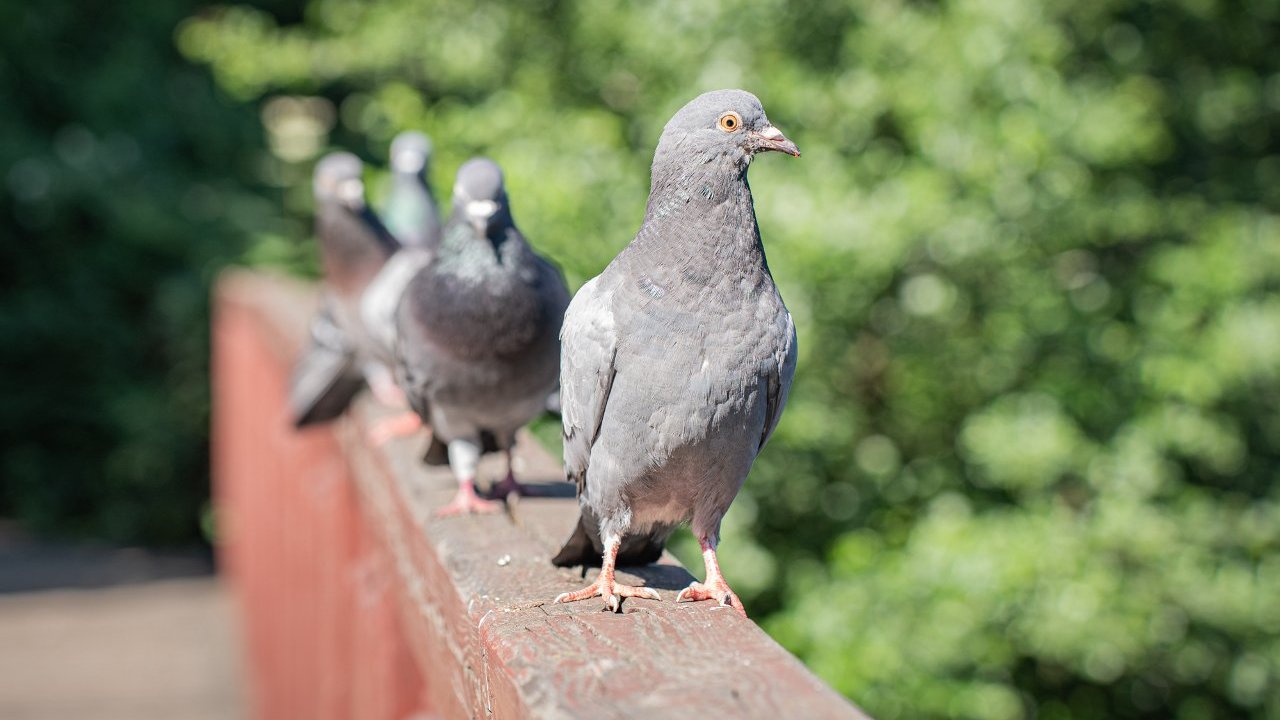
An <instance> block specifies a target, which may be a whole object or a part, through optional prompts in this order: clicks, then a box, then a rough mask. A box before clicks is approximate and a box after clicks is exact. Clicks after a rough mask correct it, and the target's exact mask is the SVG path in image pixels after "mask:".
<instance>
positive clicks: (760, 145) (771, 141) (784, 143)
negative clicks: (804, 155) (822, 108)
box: [751, 125, 800, 157]
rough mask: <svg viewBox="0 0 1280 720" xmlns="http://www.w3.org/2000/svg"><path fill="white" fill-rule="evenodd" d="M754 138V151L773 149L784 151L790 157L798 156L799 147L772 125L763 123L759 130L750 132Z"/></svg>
mask: <svg viewBox="0 0 1280 720" xmlns="http://www.w3.org/2000/svg"><path fill="white" fill-rule="evenodd" d="M751 135H752V137H754V138H755V140H756V152H760V151H762V150H774V151H777V152H784V153H786V154H788V155H790V156H792V157H800V148H798V147H796V144H795V143H793V142H791V141H790V140H788V139H787V136H786V135H783V134H782V131H781V130H779V129H778V128H776V127H774V126H772V125H765V126H764V129H763V130H761V131H759V132H754V133H751Z"/></svg>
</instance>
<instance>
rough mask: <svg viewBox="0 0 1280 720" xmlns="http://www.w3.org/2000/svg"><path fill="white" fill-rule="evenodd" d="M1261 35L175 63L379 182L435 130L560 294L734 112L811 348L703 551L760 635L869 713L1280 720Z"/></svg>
mask: <svg viewBox="0 0 1280 720" xmlns="http://www.w3.org/2000/svg"><path fill="white" fill-rule="evenodd" d="M1278 20H1280V7H1277V6H1276V5H1275V4H1274V3H1268V2H1265V1H1256V2H1251V3H1243V4H1241V3H1236V4H1226V3H1218V2H1213V1H1212V0H1208V1H1203V2H1202V1H1199V0H1186V1H1185V2H1173V3H1163V4H1158V5H1157V4H1150V3H1143V2H1138V1H1137V0H1104V1H1103V2H1098V3H1068V2H1059V1H1057V0H1032V1H1021V2H1019V1H1014V0H957V1H955V2H939V3H933V2H908V1H898V0H861V1H857V2H851V3H847V4H845V3H835V2H822V1H821V0H807V1H803V2H793V3H783V2H778V1H775V2H765V3H751V4H748V3H744V2H729V1H724V2H719V3H678V2H655V3H622V2H603V3H600V2H597V3H586V2H505V3H496V4H495V3H489V4H486V5H484V6H483V7H480V8H472V7H471V6H470V5H469V4H466V3H459V2H451V1H449V0H440V1H436V2H432V1H422V2H417V1H409V0H392V1H390V2H383V3H378V4H369V3H363V2H355V1H352V0H313V1H312V2H309V3H308V4H307V6H306V11H305V13H304V18H303V20H302V21H300V22H286V23H282V22H279V21H278V20H277V19H275V18H273V17H272V16H270V15H268V14H266V13H263V12H259V11H254V10H250V9H246V8H243V7H233V8H227V9H225V10H222V11H220V12H217V13H213V14H209V15H205V16H202V17H201V18H199V19H194V20H192V21H190V22H189V23H187V24H185V25H184V26H183V27H182V28H181V30H180V31H179V33H178V36H177V37H178V42H179V45H180V47H181V48H182V49H183V51H184V52H186V53H187V54H188V55H189V56H190V57H192V58H194V59H197V60H200V61H203V62H206V63H208V64H209V65H210V66H211V67H212V68H213V71H214V73H215V75H216V76H217V77H218V79H219V80H220V82H221V84H222V86H223V87H225V88H226V89H227V90H228V91H229V92H231V93H233V94H234V95H236V96H238V97H241V98H245V99H250V98H256V97H261V96H267V95H273V94H276V93H300V94H308V95H316V96H321V97H325V98H328V99H329V100H330V101H332V102H333V103H334V106H335V107H336V117H337V118H338V126H339V127H338V132H339V133H340V134H341V135H342V137H343V139H345V140H348V141H350V142H353V143H356V144H357V146H358V147H359V149H361V150H365V151H367V152H369V153H370V154H372V155H373V156H375V157H381V156H382V155H383V154H384V153H385V149H384V148H385V144H386V142H387V140H388V139H389V138H390V136H391V135H392V134H393V133H394V132H396V131H398V130H400V129H402V128H421V129H425V130H426V131H428V132H430V133H431V134H432V135H433V136H434V137H435V138H436V145H437V147H438V148H440V149H441V158H440V162H438V163H437V165H436V167H435V168H434V173H433V178H434V180H435V182H436V183H437V185H438V186H440V187H447V186H448V181H449V178H450V173H451V172H452V171H453V169H454V168H456V166H457V165H458V164H459V163H460V162H461V161H462V160H463V159H464V158H466V157H467V156H469V155H471V154H474V153H481V152H482V153H487V154H490V155H492V156H493V157H495V158H497V159H498V160H499V161H500V162H502V164H503V165H504V166H505V167H506V169H507V171H508V174H509V178H510V182H511V186H512V198H513V202H514V204H515V210H516V214H517V217H518V218H519V219H520V221H521V223H522V225H523V227H524V228H525V230H526V232H527V233H528V235H529V236H530V237H531V238H532V239H533V242H534V243H536V244H537V245H538V246H539V247H541V248H543V249H544V250H546V251H547V252H549V253H550V254H551V255H553V256H554V257H555V258H556V259H557V260H559V261H560V263H561V264H562V265H563V266H564V267H565V269H566V271H567V274H568V275H569V277H570V279H571V280H572V281H573V282H575V283H577V282H581V281H583V280H584V279H585V278H588V277H590V276H591V275H593V274H595V273H596V272H598V271H599V270H600V269H601V267H602V266H603V265H604V264H605V263H606V262H607V261H608V260H609V259H610V258H611V257H612V256H613V254H614V253H615V252H617V250H618V249H619V248H621V247H622V246H623V245H624V244H625V243H626V242H627V241H628V240H629V239H630V237H631V235H632V233H633V232H634V230H635V228H636V227H637V225H638V222H639V219H640V216H641V213H642V210H643V207H644V198H645V195H646V192H647V182H646V180H647V166H648V162H649V159H650V157H651V153H652V148H653V146H654V143H655V141H656V139H657V135H658V132H659V130H660V128H661V126H662V124H663V122H665V120H666V119H667V118H668V117H669V116H670V114H671V113H672V112H673V111H674V110H675V109H676V108H678V107H679V106H680V105H681V104H682V103H683V102H684V101H686V100H687V99H689V98H690V97H692V96H693V95H694V94H696V93H697V92H699V91H701V90H705V89H709V88H713V87H718V86H742V87H746V88H749V89H751V90H753V91H754V92H756V93H757V94H758V95H759V96H760V97H761V98H762V99H763V101H764V103H765V106H766V107H767V108H768V110H769V113H770V117H771V119H772V120H773V121H774V122H775V123H776V124H777V125H778V126H779V127H781V128H783V129H784V130H785V131H786V132H787V133H788V134H789V135H791V136H792V137H793V138H794V139H795V140H797V142H798V143H799V145H800V146H801V148H802V149H803V150H804V152H805V155H804V157H803V159H801V160H799V161H790V160H787V159H785V158H780V157H769V158H762V159H761V161H760V162H758V163H757V164H756V166H755V167H754V168H753V170H752V179H753V180H754V183H755V192H756V202H757V205H756V207H757V212H758V213H759V216H760V223H761V227H762V232H763V234H764V237H765V242H766V245H767V247H768V248H769V251H770V261H771V265H772V267H773V269H774V272H775V275H776V276H777V278H778V279H779V281H780V284H781V285H782V288H783V293H784V296H785V297H786V299H787V301H788V303H789V305H790V307H791V308H792V312H793V313H794V314H795V316H796V318H797V323H798V326H799V335H800V344H801V349H802V350H801V352H802V356H801V363H800V368H799V371H798V380H797V384H796V387H795V390H794V393H793V396H792V400H791V406H790V407H789V409H788V411H787V413H786V415H785V417H784V418H783V421H782V425H781V427H780V428H779V430H778V433H777V436H776V438H775V440H774V442H773V444H772V445H771V446H770V448H769V449H768V450H767V451H766V452H765V454H764V456H763V457H762V458H761V459H760V461H759V462H758V463H757V467H756V469H755V471H754V472H753V476H752V478H751V479H750V481H749V482H748V484H747V487H746V489H745V491H744V493H743V495H742V496H741V498H740V499H739V500H738V502H737V503H736V505H735V506H734V509H733V511H732V512H731V513H730V517H729V519H728V523H727V524H728V528H727V533H726V539H725V542H724V545H723V557H724V565H725V566H726V570H727V572H728V574H729V577H730V578H732V579H733V580H734V582H735V583H736V587H737V588H738V589H739V590H740V591H741V592H742V593H743V594H744V595H745V596H746V598H747V603H748V606H749V607H751V608H752V609H753V611H754V612H755V613H756V615H757V617H761V618H762V619H763V620H764V622H765V625H766V627H767V628H768V629H769V630H770V632H772V633H773V634H774V635H775V636H776V637H777V638H778V639H779V640H781V641H782V642H783V643H784V644H785V645H787V646H788V647H790V648H792V649H794V650H795V651H797V652H798V653H800V655H801V656H802V657H803V658H804V659H805V660H806V661H807V662H808V663H809V664H810V665H811V666H812V667H813V668H814V669H815V670H817V671H818V672H819V673H820V674H822V675H823V676H824V677H826V678H827V679H828V680H830V681H831V682H832V683H833V684H834V685H835V686H836V687H838V688H839V689H840V690H842V691H844V692H846V693H848V694H849V695H850V696H851V697H854V698H856V699H857V700H859V701H860V702H862V703H864V704H865V705H866V706H867V707H868V708H869V709H870V710H871V711H872V712H873V713H874V714H876V715H878V716H880V717H886V718H887V717H958V718H991V719H992V720H996V719H999V718H1018V717H1032V716H1037V717H1047V718H1065V717H1172V716H1176V717H1179V718H1200V717H1220V716H1253V717H1277V716H1280V602H1277V601H1276V599H1277V598H1280V553H1277V549H1278V548H1280V492H1278V487H1277V482H1276V481H1277V475H1276V473H1277V467H1278V461H1280V392H1277V391H1278V390H1280V302H1278V301H1277V300H1276V292H1275V291H1276V290H1277V288H1278V287H1280V217H1278V216H1277V215H1276V212H1277V209H1280V154H1277V145H1276V140H1275V138H1276V132H1277V129H1278V127H1277V117H1278V116H1280V54H1278V53H1276V52H1275V50H1274V47H1273V46H1274V39H1275V38H1276V37H1277V36H1280V32H1278V31H1280V27H1277V25H1278V23H1277V21H1278ZM362 139H365V140H362ZM366 141H367V145H366V144H363V143H364V142H366ZM302 164H304V163H302ZM295 172H298V174H299V175H300V174H301V171H295ZM296 192H298V193H302V192H305V188H302V187H300V188H299V189H298V190H297V191H296Z"/></svg>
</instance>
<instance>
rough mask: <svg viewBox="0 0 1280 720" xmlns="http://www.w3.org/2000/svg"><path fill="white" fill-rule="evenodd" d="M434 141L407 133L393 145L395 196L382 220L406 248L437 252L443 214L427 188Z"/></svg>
mask: <svg viewBox="0 0 1280 720" xmlns="http://www.w3.org/2000/svg"><path fill="white" fill-rule="evenodd" d="M430 165H431V140H430V139H428V138H427V136H426V135H423V134H422V133H420V132H413V131H409V132H403V133H400V134H399V135H397V136H396V137H395V138H394V139H393V140H392V141H391V192H390V193H389V194H388V195H387V203H386V206H385V207H383V209H382V219H383V222H385V223H386V225H387V229H388V230H390V231H391V234H392V235H394V236H395V237H396V239H397V240H399V241H400V244H401V245H403V246H404V247H406V248H433V247H435V246H436V245H438V244H439V243H440V211H439V210H437V209H436V198H435V195H433V194H432V192H431V186H430V185H429V184H427V171H428V170H429V169H430Z"/></svg>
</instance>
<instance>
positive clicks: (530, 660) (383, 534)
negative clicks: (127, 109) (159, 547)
mask: <svg viewBox="0 0 1280 720" xmlns="http://www.w3.org/2000/svg"><path fill="white" fill-rule="evenodd" d="M218 297H219V303H220V305H221V306H234V307H240V308H243V309H246V310H252V312H253V313H254V314H255V315H256V316H257V317H258V318H259V321H260V324H261V331H262V332H263V333H264V334H266V335H269V336H270V337H269V338H268V339H267V340H266V342H267V345H268V346H269V347H270V348H271V349H272V351H273V353H274V354H275V358H274V361H275V362H279V363H281V364H282V367H284V368H288V367H290V366H291V365H292V362H293V357H294V354H295V353H296V352H297V349H298V348H299V347H300V346H301V343H302V341H303V340H304V339H305V331H306V322H307V317H308V314H309V312H310V311H311V308H313V307H314V294H313V290H311V289H310V288H308V287H306V286H303V285H299V284H297V283H291V282H286V281H282V280H279V279H276V278H271V277H268V276H263V275H255V274H249V273H235V274H229V275H227V276H226V277H224V278H223V280H222V282H221V283H220V286H219V293H218ZM280 402H283V398H281V400H280ZM388 412H389V411H388V410H387V409H385V408H382V407H380V406H378V405H376V403H374V402H373V401H372V400H370V399H369V398H368V397H362V398H361V399H360V400H359V401H358V402H357V405H356V407H355V408H354V409H353V411H352V412H350V413H348V415H347V416H346V417H344V418H343V419H341V420H340V421H338V422H337V423H335V424H334V425H333V426H332V432H333V435H334V437H335V438H336V441H337V443H338V445H339V447H340V452H341V454H342V456H343V457H344V458H345V459H346V462H347V463H348V465H349V470H350V472H349V477H350V478H351V480H352V482H353V483H354V486H355V493H354V495H355V497H356V498H357V504H358V505H359V507H360V512H361V513H362V514H363V516H364V518H365V519H366V522H367V524H368V525H369V526H370V527H371V528H373V532H374V535H375V536H376V537H377V538H378V543H379V544H380V546H381V547H382V549H383V551H384V553H383V556H384V557H385V559H386V563H387V564H388V565H389V566H390V568H391V571H390V575H391V577H392V580H391V582H392V583H393V584H394V586H395V588H396V595H397V596H398V598H399V603H398V605H399V608H400V610H401V614H402V617H401V623H400V624H401V626H402V628H403V632H404V634H405V636H406V639H407V642H408V645H409V648H410V650H411V652H412V653H413V656H414V658H415V659H416V662H417V665H418V667H419V669H420V670H421V672H422V674H423V679H424V685H425V687H426V693H427V695H428V697H429V701H430V703H429V704H430V707H431V708H432V710H433V711H434V712H438V713H440V714H441V715H442V716H444V717H450V718H455V717H456V718H486V717H497V718H507V717H513V718H514V717H537V718H588V717H590V718H593V719H595V720H600V719H602V718H645V719H646V720H653V719H654V718H663V717H673V716H676V715H677V714H679V715H682V716H686V715H687V716H697V715H699V714H703V713H706V714H708V715H710V716H717V717H734V718H738V717H741V718H770V719H776V718H865V717H866V716H865V715H864V714H863V713H862V712H861V711H860V710H859V709H858V708H856V707H855V706H853V705H852V704H850V703H849V702H848V701H847V700H845V699H844V698H843V697H841V696H840V695H839V694H837V693H836V692H834V691H833V690H831V689H830V688H828V687H827V686H826V685H824V684H823V683H822V682H821V681H820V680H818V679H817V678H816V677H815V676H814V675H813V674H812V673H810V672H809V671H808V670H807V669H806V668H805V667H804V666H803V665H802V664H801V663H800V662H799V661H798V660H796V659H795V658H794V657H793V656H791V655H790V654H789V653H787V652H786V651H785V650H784V649H783V648H782V647H780V646H779V645H778V644H777V643H775V642H774V641H773V640H772V639H770V638H769V637H768V636H767V635H766V634H765V633H764V632H763V631H761V630H760V629H759V627H757V626H756V625H755V624H754V623H753V622H751V621H750V620H746V619H744V618H742V617H740V616H739V615H738V614H737V613H735V612H733V611H732V610H729V609H721V608H718V607H716V606H715V604H714V603H712V602H700V603H682V604H679V605H677V604H676V603H675V596H676V593H677V592H678V591H679V590H680V589H681V588H683V587H684V586H686V585H687V584H688V583H689V582H690V581H691V580H692V579H693V578H692V577H691V576H690V574H689V573H688V572H687V571H686V570H685V569H684V568H683V567H681V566H680V565H679V564H678V563H677V562H676V561H675V560H674V559H673V558H672V557H670V555H667V556H664V558H663V559H662V561H661V562H660V563H658V564H655V565H653V566H649V567H646V568H626V569H623V570H622V571H620V572H619V579H620V580H621V581H623V582H630V583H636V582H638V583H643V584H645V585H648V586H650V587H654V588H656V589H658V591H659V592H660V594H661V595H662V601H661V602H654V601H648V600H635V599H632V600H628V601H626V603H624V605H623V613H621V614H613V613H607V612H600V608H601V607H602V605H603V602H602V601H599V600H589V601H584V602H578V603H572V604H565V605H552V604H550V600H551V598H554V597H555V596H556V595H557V594H559V593H561V592H564V591H566V590H574V589H577V588H579V587H581V586H582V585H584V584H585V581H584V579H583V578H582V576H581V574H580V573H579V572H577V571H574V570H567V569H561V568H556V567H553V566H552V565H551V563H550V558H551V555H552V554H554V552H555V551H556V550H557V549H558V548H559V544H560V543H561V542H562V541H563V540H564V539H565V538H566V537H568V535H569V532H570V530H571V529H572V527H573V526H574V524H575V523H576V520H577V505H576V501H575V500H574V499H573V488H572V486H571V485H569V484H568V483H565V482H563V472H562V469H561V467H560V463H559V462H558V461H557V460H556V459H553V458H551V457H550V456H548V455H547V454H546V453H545V452H544V451H542V450H541V448H539V447H538V446H537V445H536V443H535V442H534V441H533V439H532V438H531V437H528V436H527V435H526V436H522V437H521V439H520V442H519V446H518V449H517V458H518V462H519V463H520V465H519V466H518V467H519V469H520V471H521V477H522V480H525V481H528V482H531V483H532V484H533V486H534V487H535V488H536V489H537V490H538V491H539V493H540V494H539V496H535V497H525V498H520V499H519V500H518V501H517V502H515V503H514V504H513V505H512V507H511V508H510V512H509V514H506V515H491V516H474V517H463V518H449V519H442V520H436V519H433V518H432V517H431V513H432V511H433V510H434V509H436V508H438V507H441V506H443V505H444V504H445V503H447V502H448V501H449V500H450V498H451V497H452V495H453V492H454V489H455V484H454V480H453V478H452V476H451V474H450V473H449V471H448V469H447V468H427V467H425V466H423V465H422V464H421V463H420V462H419V459H420V457H421V454H422V451H423V449H424V447H425V437H424V436H421V435H419V436H415V437H412V438H406V439H402V440H396V441H393V442H391V443H389V444H388V445H387V446H385V447H383V448H373V447H371V446H370V445H369V444H368V443H367V442H366V441H365V433H366V431H367V429H368V427H369V425H370V423H371V422H372V421H374V420H376V419H377V418H378V417H380V416H383V415H385V414H387V413H388ZM503 471H504V468H503V467H502V464H501V461H500V458H498V457H496V456H495V457H490V458H486V459H485V460H484V461H483V462H482V463H481V467H480V482H481V483H482V484H483V483H484V482H486V481H496V480H497V479H498V478H500V477H501V475H502V473H503Z"/></svg>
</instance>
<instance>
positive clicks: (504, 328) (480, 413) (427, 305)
mask: <svg viewBox="0 0 1280 720" xmlns="http://www.w3.org/2000/svg"><path fill="white" fill-rule="evenodd" d="M568 304H569V291H568V288H566V287H565V284H564V279H563V278H562V277H561V276H560V272H559V271H558V270H557V269H556V268H555V266H553V265H552V264H551V263H549V262H548V261H547V260H545V259H543V258H542V257H540V256H538V255H537V254H536V253H534V251H533V249H532V248H531V247H530V246H529V243H528V242H527V241H526V240H525V238H524V236H523V235H522V234H521V233H520V231H519V230H518V229H516V225H515V222H514V221H513V220H512V217H511V208H510V205H509V203H508V199H507V193H506V189H505V187H504V182H503V175H502V170H501V169H500V168H499V167H498V165H497V163H495V162H493V161H492V160H489V159H487V158H475V159H472V160H469V161H467V162H466V163H464V164H463V165H462V167H461V168H459V170H458V177H457V181H456V183H455V185H454V190H453V214H452V216H451V217H450V218H449V222H448V223H447V224H446V225H445V227H444V232H443V234H442V236H441V239H440V245H439V247H438V248H437V249H436V251H435V252H434V253H433V254H432V257H431V258H430V259H429V260H428V261H427V262H426V263H425V264H424V265H423V266H422V267H421V268H420V269H419V270H418V271H417V272H416V273H415V274H414V276H413V278H412V279H411V280H410V281H409V285H408V289H407V291H406V292H405V295H404V298H403V300H402V301H401V302H400V306H399V309H398V310H397V314H396V327H397V334H398V338H397V346H396V365H395V371H396V377H397V379H398V380H399V382H400V386H401V387H402V388H403V389H404V391H405V394H406V396H407V399H408V402H409V405H410V407H412V408H413V409H414V410H415V411H416V412H417V413H418V414H419V415H420V416H421V417H422V420H423V421H424V422H426V423H428V424H430V425H431V427H432V430H433V439H434V440H436V441H439V442H440V443H443V444H444V445H445V446H446V448H447V455H448V462H449V466H450V468H451V469H452V470H453V473H454V476H455V477H456V478H457V480H458V492H457V494H456V495H455V497H454V499H453V501H452V502H450V503H449V504H448V505H446V506H445V507H444V508H442V509H441V510H440V511H438V512H437V515H438V516H448V515H457V514H464V513H474V512H495V511H497V510H500V509H501V505H500V503H497V502H494V501H491V500H486V499H483V498H480V497H479V496H478V495H477V494H476V490H475V478H476V465H477V462H478V460H479V457H480V454H481V452H482V451H483V450H484V449H485V441H486V438H489V439H491V441H492V443H493V445H494V446H496V447H498V448H500V449H502V450H504V451H506V454H507V469H508V472H507V476H506V478H505V479H504V480H503V481H502V483H501V484H500V485H499V487H498V488H497V491H498V494H500V495H505V494H508V493H510V492H518V491H519V489H520V486H519V483H517V482H516V480H515V476H514V473H513V472H512V468H511V448H512V446H513V445H514V443H515V433H516V430H518V429H519V428H520V427H521V426H523V425H524V424H525V423H527V422H529V421H530V420H532V419H533V418H535V417H537V416H538V415H539V414H540V413H541V412H543V410H544V408H545V407H546V402H547V397H548V395H550V394H551V392H552V391H553V390H554V389H555V387H556V382H557V375H558V371H559V365H560V343H559V339H558V336H559V333H560V323H561V321H562V319H563V317H564V310H565V307H566V306H567V305H568Z"/></svg>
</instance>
